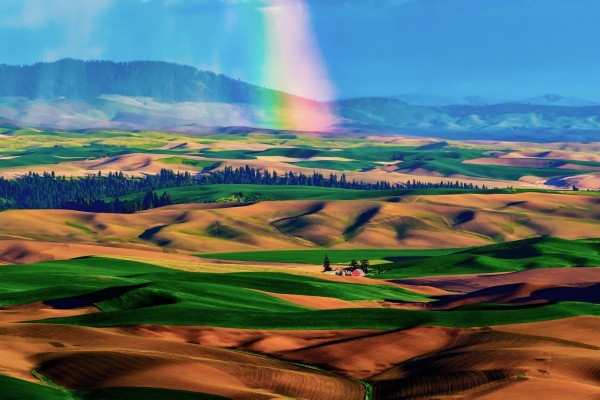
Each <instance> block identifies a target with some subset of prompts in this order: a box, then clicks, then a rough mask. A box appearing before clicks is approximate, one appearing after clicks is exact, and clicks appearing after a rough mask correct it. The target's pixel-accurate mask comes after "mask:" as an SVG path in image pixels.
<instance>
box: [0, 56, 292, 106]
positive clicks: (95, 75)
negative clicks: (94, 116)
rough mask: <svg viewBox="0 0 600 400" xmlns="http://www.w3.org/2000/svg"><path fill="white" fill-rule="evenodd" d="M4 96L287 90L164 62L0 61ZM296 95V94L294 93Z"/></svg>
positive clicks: (183, 96)
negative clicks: (30, 62) (6, 62)
mask: <svg viewBox="0 0 600 400" xmlns="http://www.w3.org/2000/svg"><path fill="white" fill-rule="evenodd" d="M0 82H2V84H1V85H0V97H25V98H27V99H30V100H34V99H45V100H52V99H62V98H66V99H95V98H98V97H100V96H102V95H107V94H114V95H121V96H131V97H150V98H153V99H154V100H156V101H160V102H169V103H170V102H185V101H191V102H219V103H256V102H259V101H261V100H262V99H263V98H265V97H266V96H273V95H275V94H279V95H285V96H292V95H289V94H283V93H282V92H278V91H275V90H271V89H266V88H262V87H259V86H256V85H252V84H249V83H245V82H242V81H239V80H236V79H232V78H229V77H227V76H225V75H221V74H216V73H214V72H210V71H201V70H198V69H196V68H194V67H190V66H185V65H180V64H174V63H168V62H162V61H132V62H112V61H81V60H75V59H63V60H59V61H55V62H51V63H45V62H42V63H36V64H33V65H24V66H14V65H6V64H0ZM294 97H295V96H294Z"/></svg>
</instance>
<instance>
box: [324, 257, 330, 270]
mask: <svg viewBox="0 0 600 400" xmlns="http://www.w3.org/2000/svg"><path fill="white" fill-rule="evenodd" d="M328 271H331V261H329V257H327V254H325V258H324V259H323V272H328Z"/></svg>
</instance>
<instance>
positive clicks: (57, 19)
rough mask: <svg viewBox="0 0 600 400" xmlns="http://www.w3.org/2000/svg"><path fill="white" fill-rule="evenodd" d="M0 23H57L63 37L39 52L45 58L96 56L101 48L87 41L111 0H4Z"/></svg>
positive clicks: (22, 25) (31, 25)
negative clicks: (58, 41)
mask: <svg viewBox="0 0 600 400" xmlns="http://www.w3.org/2000/svg"><path fill="white" fill-rule="evenodd" d="M4 1H7V3H5V4H4V7H2V8H3V11H6V10H7V6H8V12H5V13H4V15H3V16H2V17H0V24H2V25H4V26H8V27H13V28H19V29H30V30H39V29H44V28H47V27H51V26H58V27H59V29H60V30H61V31H62V32H64V35H62V37H63V38H62V41H61V42H60V43H56V45H55V46H53V47H52V48H49V49H46V50H45V51H44V53H43V54H42V55H41V56H42V58H43V59H44V60H46V61H51V60H56V59H58V58H63V57H76V58H98V57H100V56H101V55H102V52H103V51H102V48H101V46H99V45H98V44H95V43H90V41H91V39H92V35H93V33H94V32H95V31H96V28H97V27H98V19H99V17H100V16H101V15H102V14H103V13H104V12H105V11H106V10H107V9H108V8H109V7H110V5H111V3H112V2H113V0H18V1H11V0H4Z"/></svg>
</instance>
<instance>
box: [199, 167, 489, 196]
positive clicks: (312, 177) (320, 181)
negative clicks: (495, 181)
mask: <svg viewBox="0 0 600 400" xmlns="http://www.w3.org/2000/svg"><path fill="white" fill-rule="evenodd" d="M196 179H197V182H198V184H200V185H213V184H257V185H290V186H317V187H329V188H339V189H356V190H393V189H408V190H412V189H466V190H479V189H483V190H486V189H488V188H487V186H486V185H483V186H481V187H480V186H479V185H474V184H473V183H465V182H459V181H455V182H451V181H447V182H443V181H440V182H437V183H434V182H422V181H418V180H415V179H413V180H412V181H410V180H409V181H407V182H398V183H390V182H388V181H385V180H381V181H377V182H364V181H362V180H360V181H357V180H355V179H352V180H349V179H348V178H347V177H346V174H344V173H342V174H341V176H339V177H338V176H337V175H336V174H333V173H332V174H329V176H327V177H326V176H324V175H323V174H321V173H318V172H313V173H312V174H309V175H307V174H304V173H302V172H296V173H294V172H291V171H290V172H285V173H283V174H278V173H277V171H271V172H269V171H268V170H261V169H256V168H252V167H250V166H248V165H246V166H245V167H239V168H233V167H225V168H223V169H221V170H218V171H211V172H207V173H202V174H199V175H198V176H197V178H196Z"/></svg>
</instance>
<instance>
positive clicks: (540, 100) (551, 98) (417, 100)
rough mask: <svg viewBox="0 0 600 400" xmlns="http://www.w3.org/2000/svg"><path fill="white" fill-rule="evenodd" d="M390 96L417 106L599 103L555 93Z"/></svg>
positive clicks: (568, 105)
mask: <svg viewBox="0 0 600 400" xmlns="http://www.w3.org/2000/svg"><path fill="white" fill-rule="evenodd" d="M392 98H394V99H397V100H401V101H404V102H406V103H409V104H413V105H417V106H450V105H470V106H483V105H494V104H506V103H515V104H532V105H537V106H565V107H588V106H598V105H600V103H598V102H594V101H590V100H584V99H577V98H573V97H566V96H561V95H557V94H545V95H543V96H537V97H530V98H527V99H518V100H507V99H499V98H494V97H484V96H466V97H461V98H451V97H442V96H432V95H423V94H402V95H397V96H392Z"/></svg>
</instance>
